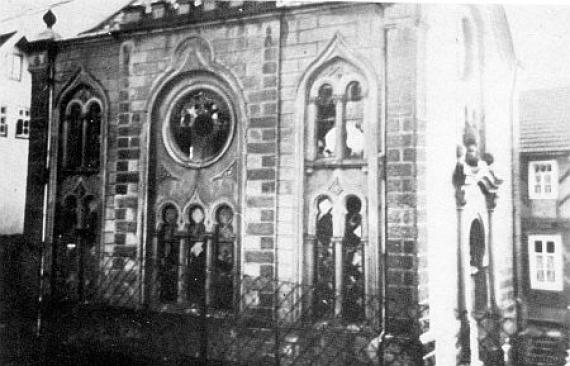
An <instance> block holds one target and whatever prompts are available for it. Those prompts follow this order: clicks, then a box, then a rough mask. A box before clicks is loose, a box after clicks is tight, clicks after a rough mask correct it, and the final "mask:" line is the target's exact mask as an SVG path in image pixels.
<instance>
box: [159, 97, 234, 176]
mask: <svg viewBox="0 0 570 366" xmlns="http://www.w3.org/2000/svg"><path fill="white" fill-rule="evenodd" d="M232 132H233V120H232V113H231V109H230V105H229V102H228V101H227V100H226V99H225V98H224V97H222V96H221V95H220V93H217V92H215V91H214V90H210V89H208V88H198V89H194V90H190V91H189V92H187V93H185V94H183V95H181V96H179V97H178V99H177V100H176V102H175V103H174V105H173V107H172V109H171V110H170V113H169V117H168V123H167V128H166V131H165V133H166V136H165V142H166V143H167V144H168V146H169V147H170V150H171V151H172V153H173V155H174V157H175V158H177V160H179V161H181V162H183V163H185V164H187V165H189V166H194V167H199V166H204V164H209V163H212V162H214V161H215V160H216V159H217V158H219V157H220V156H221V155H222V154H223V152H224V151H225V149H226V148H227V147H228V145H229V143H230V139H231V136H232Z"/></svg>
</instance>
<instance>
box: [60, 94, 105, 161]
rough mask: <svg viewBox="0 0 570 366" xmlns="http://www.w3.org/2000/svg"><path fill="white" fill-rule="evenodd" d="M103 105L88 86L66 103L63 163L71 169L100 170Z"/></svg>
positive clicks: (61, 153) (64, 111)
mask: <svg viewBox="0 0 570 366" xmlns="http://www.w3.org/2000/svg"><path fill="white" fill-rule="evenodd" d="M102 116H103V107H102V103H101V101H100V100H99V99H98V98H96V97H95V96H94V95H93V94H92V93H91V92H90V90H89V89H88V88H80V89H79V90H78V91H77V92H76V93H74V95H73V97H72V98H71V99H70V100H69V102H67V103H66V104H64V105H62V121H61V129H60V135H59V136H60V141H59V146H60V164H61V167H62V168H63V171H67V172H98V171H99V166H100V160H101V157H100V153H101V140H102V139H101V132H102V131H101V123H102Z"/></svg>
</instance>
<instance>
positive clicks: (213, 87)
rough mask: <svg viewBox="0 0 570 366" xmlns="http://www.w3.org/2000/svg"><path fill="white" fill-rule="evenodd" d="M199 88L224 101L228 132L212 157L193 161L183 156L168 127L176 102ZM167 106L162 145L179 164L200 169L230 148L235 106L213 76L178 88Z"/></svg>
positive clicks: (232, 137) (220, 156)
mask: <svg viewBox="0 0 570 366" xmlns="http://www.w3.org/2000/svg"><path fill="white" fill-rule="evenodd" d="M199 90H207V91H209V92H211V93H214V94H216V95H217V96H218V97H220V98H221V99H222V100H223V101H224V103H225V104H226V105H227V107H228V110H229V114H230V130H229V132H228V137H227V138H226V141H225V142H224V145H223V147H222V149H221V150H220V151H219V152H217V153H216V154H215V155H214V156H213V157H211V158H209V159H206V160H204V161H195V160H192V159H190V158H187V157H185V156H184V155H183V154H182V153H181V151H180V149H179V147H178V146H177V143H176V141H175V139H174V137H173V136H172V132H171V129H170V121H171V117H172V114H173V113H174V108H175V106H176V104H177V103H178V102H179V101H180V100H182V99H184V98H185V97H187V96H188V95H190V94H192V93H193V92H196V91H199ZM169 104H170V105H169V107H168V110H167V112H166V117H165V121H164V123H163V124H162V131H161V133H162V141H163V144H164V147H165V148H166V151H167V152H168V155H170V157H171V158H172V159H173V160H174V161H175V162H176V163H178V164H179V165H182V166H184V167H187V168H194V169H200V168H206V167H208V166H210V165H213V164H215V163H216V162H218V161H219V160H220V159H221V158H222V157H223V156H224V155H225V154H226V152H227V151H228V149H229V148H230V146H231V144H232V142H233V140H234V135H235V133H236V132H235V131H236V129H237V126H236V124H237V117H236V116H237V115H236V108H235V105H234V103H232V100H231V98H230V96H229V94H228V93H227V91H226V90H225V88H224V87H223V86H222V82H221V81H218V80H217V79H215V78H211V77H209V78H208V79H207V80H202V79H200V80H198V81H197V82H195V83H191V84H189V85H187V86H185V87H184V88H182V89H181V90H179V91H178V92H177V93H176V95H174V96H173V97H172V98H170V100H169Z"/></svg>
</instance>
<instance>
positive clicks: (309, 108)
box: [293, 33, 381, 315]
mask: <svg viewBox="0 0 570 366" xmlns="http://www.w3.org/2000/svg"><path fill="white" fill-rule="evenodd" d="M354 82H357V83H358V85H359V87H358V88H359V89H360V93H361V95H362V97H361V98H359V97H355V98H354V99H353V98H352V97H351V96H349V95H347V93H348V92H349V91H351V90H352V89H351V87H350V86H351V85H352V84H353V83H354ZM379 84H380V80H379V79H378V75H377V74H376V72H375V71H374V67H372V66H371V65H370V64H369V63H368V62H367V61H366V57H363V56H362V55H360V54H358V52H357V51H356V50H354V49H351V48H349V47H348V46H347V45H346V43H345V42H344V40H343V38H342V35H341V34H340V33H337V34H336V35H335V36H334V37H333V38H332V40H331V41H330V43H329V44H328V45H327V46H326V47H325V48H324V50H323V51H322V53H321V54H320V55H319V56H318V57H317V58H316V59H315V60H314V61H313V62H312V63H311V64H310V65H309V67H308V68H307V69H306V71H305V72H304V73H303V74H302V77H301V79H300V83H299V86H298V88H297V97H296V100H295V110H296V111H297V115H296V119H295V129H294V131H295V135H294V141H295V144H294V145H295V151H294V154H295V159H296V163H297V167H298V168H297V169H298V170H297V176H298V177H299V179H298V180H297V182H296V185H295V187H294V192H293V195H294V196H295V197H297V199H298V200H299V201H298V205H297V207H298V212H297V215H296V222H295V226H296V228H297V230H298V231H297V233H298V242H299V243H303V246H304V248H301V247H299V248H297V253H298V262H297V268H298V273H299V276H300V277H299V280H301V281H303V282H305V284H307V285H314V284H313V283H307V282H311V279H314V278H315V275H314V274H311V273H310V272H312V271H314V268H311V267H310V263H309V264H308V263H307V262H308V261H307V260H305V259H306V255H307V253H308V252H310V251H313V250H312V249H310V248H313V247H314V245H315V244H314V243H316V241H315V240H316V238H315V231H316V230H315V229H313V228H311V227H310V225H312V224H315V225H316V220H314V217H313V216H314V207H315V206H314V204H315V201H314V200H315V198H316V197H318V196H319V190H320V189H322V187H328V191H327V192H326V194H327V195H328V196H329V197H332V198H333V200H334V201H335V202H336V203H335V207H336V206H338V204H339V202H342V199H341V198H340V195H343V194H346V192H348V191H350V192H354V194H355V196H357V197H363V198H360V199H362V200H363V203H364V202H365V204H366V205H367V207H379V197H378V184H379V182H378V151H379V150H380V149H379V147H380V143H381V139H380V138H379V137H380V133H381V127H380V126H379V123H378V121H379V120H381V118H380V115H379V114H380V105H379V103H380V99H379ZM323 85H326V86H327V87H328V85H330V88H331V90H332V94H333V98H334V103H335V112H334V113H332V112H331V115H334V118H335V119H336V121H335V122H334V123H335V124H334V126H340V127H341V129H340V131H339V130H336V131H335V132H334V133H336V136H337V137H336V141H338V142H339V143H337V145H335V146H336V147H340V150H339V149H338V148H335V149H337V151H340V152H339V153H337V154H336V155H335V153H333V154H331V155H330V156H325V155H322V156H321V155H319V152H318V151H317V147H318V143H319V141H318V138H320V137H321V136H318V138H317V135H318V134H321V133H320V132H319V131H318V130H317V127H316V122H317V118H318V113H319V107H318V105H317V103H316V102H318V98H319V97H320V95H319V91H320V90H322V88H323ZM349 102H358V103H361V105H362V107H361V108H362V111H361V115H362V117H361V118H362V122H361V127H362V128H363V129H364V131H365V133H363V134H361V135H362V139H363V140H364V143H363V144H362V145H363V146H364V151H363V154H362V155H359V156H358V157H354V158H353V157H352V156H348V155H347V153H346V152H345V151H349V149H347V148H346V146H345V145H343V144H342V143H343V141H345V140H346V137H347V136H348V133H346V132H345V131H346V129H347V127H346V126H347V124H348V122H347V120H346V119H345V116H346V114H345V113H344V112H345V110H347V108H348V103H349ZM306 126H309V127H306ZM319 187H320V188H319ZM333 211H334V212H335V213H336V214H337V215H339V216H337V217H335V218H334V219H333V222H335V223H339V224H337V228H333V231H334V235H335V236H334V238H333V240H334V241H335V242H336V243H338V244H339V245H340V244H341V243H342V239H343V235H344V233H343V232H342V229H341V227H344V223H342V219H341V218H340V216H342V215H343V213H342V209H337V210H333ZM343 217H344V216H343ZM365 220H366V224H365V225H364V226H365V227H366V228H367V229H366V231H367V232H366V237H368V238H369V243H368V245H367V246H366V249H365V254H364V257H365V259H364V260H365V261H366V262H367V263H368V264H369V265H367V268H366V274H365V277H366V281H365V293H366V295H367V296H378V295H379V294H380V293H381V287H380V283H379V265H380V262H379V251H380V245H381V243H379V236H380V235H379V227H381V225H380V222H379V214H378V210H375V209H371V210H368V212H367V217H366V219H365ZM339 248H340V247H339ZM337 251H340V249H338V250H337ZM304 257H305V259H304ZM337 257H338V258H340V257H339V256H337ZM316 260H317V259H314V260H313V262H316ZM337 265H338V266H340V263H337ZM339 273H341V272H339ZM339 273H337V275H336V278H337V279H336V281H337V283H340V282H339V281H342V279H341V277H342V275H341V274H339ZM335 286H336V288H335V291H336V295H335V296H337V298H338V297H341V296H342V294H341V292H342V291H341V287H342V286H340V285H335ZM340 303H342V301H338V300H337V301H336V304H335V310H334V311H335V312H336V314H337V315H338V314H341V313H342V306H339V305H338V304H340ZM305 306H310V304H305ZM375 311H377V309H371V308H370V309H367V314H373V313H374V312H375Z"/></svg>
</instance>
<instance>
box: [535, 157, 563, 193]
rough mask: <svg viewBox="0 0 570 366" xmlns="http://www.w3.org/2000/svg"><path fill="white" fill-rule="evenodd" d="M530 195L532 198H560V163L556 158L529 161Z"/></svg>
mask: <svg viewBox="0 0 570 366" xmlns="http://www.w3.org/2000/svg"><path fill="white" fill-rule="evenodd" d="M528 196H529V198H530V199H556V198H558V164H557V162H556V160H550V161H531V162H529V165H528Z"/></svg>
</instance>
